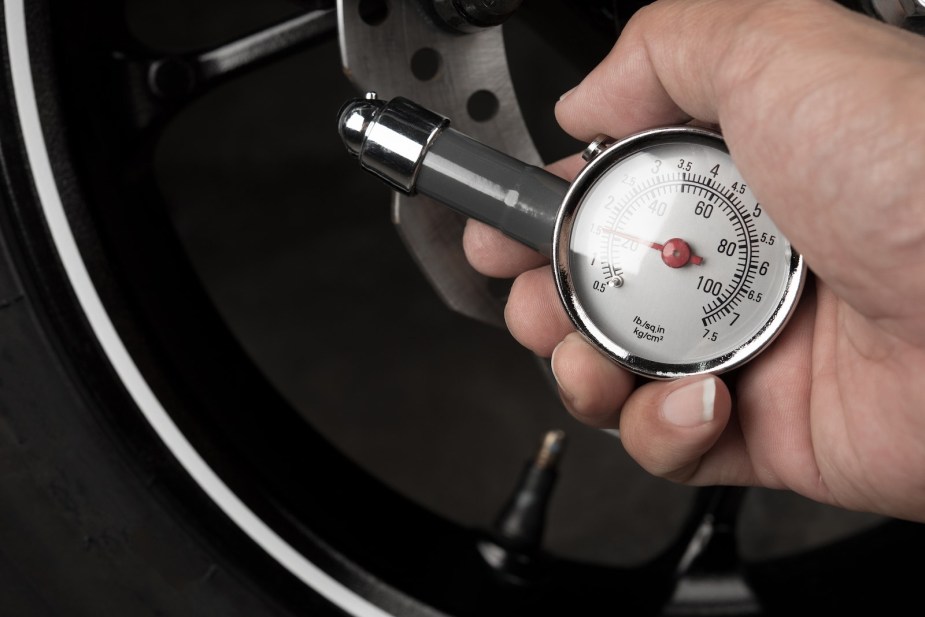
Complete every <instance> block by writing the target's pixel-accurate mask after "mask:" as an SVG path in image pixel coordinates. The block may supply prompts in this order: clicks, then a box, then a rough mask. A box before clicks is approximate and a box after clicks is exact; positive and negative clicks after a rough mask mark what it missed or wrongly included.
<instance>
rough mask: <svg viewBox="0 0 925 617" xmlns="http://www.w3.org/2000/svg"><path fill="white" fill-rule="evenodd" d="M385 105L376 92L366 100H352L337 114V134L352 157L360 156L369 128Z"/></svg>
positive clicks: (370, 94) (368, 95) (369, 94)
mask: <svg viewBox="0 0 925 617" xmlns="http://www.w3.org/2000/svg"><path fill="white" fill-rule="evenodd" d="M384 105H385V103H384V102H383V101H380V100H379V99H378V98H377V97H376V93H375V92H369V93H367V94H366V97H365V98H362V99H350V100H349V101H347V102H346V103H344V105H343V106H342V107H341V108H340V111H339V112H337V132H338V133H339V134H340V138H341V140H343V142H344V145H345V146H346V147H347V152H349V153H350V154H351V155H353V156H359V155H360V150H361V149H362V147H363V140H364V139H365V137H366V131H367V128H368V127H369V125H370V123H372V121H373V120H374V119H375V117H376V115H378V114H379V112H380V111H381V110H382V107H383V106H384Z"/></svg>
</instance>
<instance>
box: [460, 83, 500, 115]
mask: <svg viewBox="0 0 925 617" xmlns="http://www.w3.org/2000/svg"><path fill="white" fill-rule="evenodd" d="M499 106H500V103H499V102H498V97H497V96H495V95H494V93H493V92H490V91H488V90H478V91H476V92H474V93H472V96H470V97H469V100H468V101H467V102H466V111H468V112H469V117H470V118H472V119H473V120H475V121H476V122H487V121H488V120H491V119H492V118H494V117H495V114H496V113H498V107H499Z"/></svg>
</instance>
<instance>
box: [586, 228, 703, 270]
mask: <svg viewBox="0 0 925 617" xmlns="http://www.w3.org/2000/svg"><path fill="white" fill-rule="evenodd" d="M604 231H608V232H610V233H612V234H614V235H617V236H620V237H621V238H626V239H627V240H632V241H633V242H638V243H639V244H641V245H643V246H648V247H650V248H653V249H655V250H657V251H659V252H661V254H662V261H663V262H665V265H666V266H668V267H669V268H680V267H682V266H686V265H687V264H688V263H692V264H694V265H695V266H699V265H700V264H702V263H703V257H698V256H697V255H694V254H692V253H691V245H690V244H688V243H687V242H686V241H685V240H682V239H681V238H672V239H670V240H668V241H666V242H665V244H659V243H658V242H649V241H648V240H643V239H642V238H637V237H636V236H632V235H630V234H628V233H624V232H622V231H617V230H616V229H605V230H604Z"/></svg>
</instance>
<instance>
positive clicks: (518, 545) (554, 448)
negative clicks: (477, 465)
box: [478, 430, 565, 581]
mask: <svg viewBox="0 0 925 617" xmlns="http://www.w3.org/2000/svg"><path fill="white" fill-rule="evenodd" d="M564 448H565V433H564V432H563V431H561V430H553V431H549V432H548V433H546V435H545V436H544V438H543V442H542V445H541V446H540V449H539V451H538V452H537V453H536V455H535V456H534V457H533V458H532V459H530V460H529V461H527V463H526V464H525V465H524V467H523V469H522V470H521V473H520V477H519V479H518V481H517V484H516V485H515V486H514V490H513V492H512V493H511V496H510V497H509V498H508V500H507V502H506V503H505V505H504V507H503V508H502V509H501V512H500V513H499V515H498V517H497V518H496V519H495V523H494V525H493V526H492V529H491V533H490V535H489V537H488V538H487V539H485V540H483V541H482V542H480V543H479V546H478V548H479V552H480V553H481V555H482V557H483V559H484V560H485V562H486V563H488V565H490V566H491V567H492V568H493V569H494V570H495V571H497V572H498V573H500V574H503V575H505V576H506V577H507V578H513V579H515V580H520V581H525V580H528V579H530V578H532V576H531V575H532V574H535V570H536V568H535V566H536V564H537V561H538V560H539V557H540V553H541V550H542V543H543V533H544V531H545V527H546V511H547V509H548V507H549V502H550V500H551V497H552V493H553V489H554V488H555V483H556V480H557V479H558V466H559V462H560V461H561V459H562V455H563V453H564Z"/></svg>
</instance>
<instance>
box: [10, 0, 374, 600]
mask: <svg viewBox="0 0 925 617" xmlns="http://www.w3.org/2000/svg"><path fill="white" fill-rule="evenodd" d="M5 23H6V33H7V37H8V38H7V44H8V50H9V58H10V70H11V73H12V77H13V90H14V93H15V97H16V106H17V109H18V112H19V124H20V126H21V128H22V133H23V139H24V140H25V144H26V154H27V157H28V159H29V166H30V167H31V169H32V174H33V177H34V181H35V188H36V190H37V191H38V196H39V200H40V201H41V205H42V209H43V211H44V213H45V218H46V220H47V222H48V226H49V229H50V230H51V235H52V238H53V240H54V243H55V245H56V247H57V250H58V254H59V256H60V258H61V262H62V263H63V264H64V269H65V271H66V272H67V275H68V278H69V279H70V282H71V285H72V286H73V289H74V293H75V294H76V295H77V299H78V300H79V301H80V305H81V308H82V309H83V312H84V314H85V315H86V317H87V320H88V321H89V322H90V325H91V327H92V328H93V331H94V333H95V334H96V337H97V339H98V340H99V343H100V345H101V346H102V348H103V350H104V351H105V353H106V355H107V357H108V358H109V361H110V362H111V363H112V366H113V369H114V370H115V371H116V373H117V374H118V375H119V378H120V379H121V380H122V383H123V384H124V385H125V388H126V389H127V390H128V392H129V393H130V394H131V396H132V398H133V399H134V400H135V403H136V404H137V405H138V407H139V409H141V412H142V413H143V414H144V416H145V418H147V420H148V422H149V423H150V424H151V426H152V427H153V428H154V430H155V432H157V434H158V436H159V437H160V439H161V441H163V442H164V444H165V445H166V446H167V448H168V449H169V450H170V451H171V453H172V454H173V455H174V456H175V457H176V458H177V460H178V461H179V462H180V464H181V465H183V467H184V468H185V469H186V471H187V473H189V474H190V475H191V476H192V477H193V479H194V480H195V481H196V483H197V484H199V486H200V487H202V489H203V490H204V491H205V492H206V493H207V494H208V495H209V497H210V498H211V499H212V500H213V501H214V502H215V503H216V504H217V505H218V506H219V507H220V508H221V509H222V510H223V511H224V512H225V514H226V515H227V516H228V517H229V518H231V520H232V521H234V522H235V524H237V525H238V527H240V528H241V529H242V530H243V531H244V532H245V533H246V534H247V535H248V536H250V537H251V539H253V540H254V542H256V543H257V544H258V545H260V546H261V547H262V548H263V549H264V550H265V551H266V552H267V553H269V554H270V555H271V556H272V557H274V558H275V559H276V560H277V561H278V562H279V563H280V564H282V565H283V566H284V567H285V568H286V569H288V570H289V571H290V572H292V573H293V574H294V575H295V576H297V577H298V578H299V579H301V580H302V581H303V582H304V583H306V584H307V585H308V586H310V587H311V588H312V589H314V590H315V591H317V592H318V593H320V594H321V595H323V596H324V597H325V598H327V599H328V600H330V601H331V602H333V603H334V604H336V605H337V606H339V607H340V608H341V609H343V610H345V611H347V612H348V613H350V614H352V615H356V616H358V617H387V616H388V615H389V614H388V613H386V612H384V611H383V610H382V609H380V608H379V607H378V606H376V605H374V604H371V603H370V602H369V601H368V600H366V599H365V598H363V597H361V596H359V595H357V594H356V593H354V592H353V591H352V590H350V589H348V588H347V587H345V586H344V585H342V584H341V583H339V582H338V581H336V580H335V579H333V578H331V577H330V576H329V575H327V574H326V573H325V572H323V571H322V570H321V569H319V568H318V566H316V565H315V564H313V563H312V562H310V561H308V560H307V559H306V558H305V557H304V556H303V555H302V554H300V553H299V552H298V551H296V550H295V549H294V548H293V547H292V546H291V545H290V544H288V543H287V542H286V541H285V540H283V539H282V538H281V537H280V536H279V535H277V534H276V533H275V532H274V531H273V530H272V529H271V528H270V527H269V526H268V525H267V524H266V523H264V522H263V521H262V520H261V519H260V518H258V517H257V515H256V514H254V512H253V511H251V510H250V509H249V508H248V507H247V506H246V505H245V504H244V503H243V502H242V501H241V500H240V499H238V497H237V496H236V495H235V494H234V493H233V492H232V491H231V490H230V489H229V488H228V486H227V485H226V484H225V483H224V482H223V481H222V480H221V478H219V477H218V476H217V475H216V473H215V472H214V471H213V470H212V468H210V467H209V465H208V464H206V462H205V461H204V460H203V459H202V457H201V456H200V455H199V453H198V452H196V450H195V449H194V448H193V446H192V444H190V443H189V441H187V439H186V438H185V437H184V436H183V434H182V433H181V432H180V430H179V429H178V428H177V426H176V424H174V422H173V420H171V418H170V416H169V415H168V414H167V411H166V410H165V409H164V407H163V406H162V405H161V403H160V401H159V400H158V399H157V397H156V396H155V395H154V392H152V390H151V388H150V387H149V386H148V384H147V382H146V381H145V379H144V377H143V376H142V374H141V372H140V371H139V370H138V367H137V366H136V365H135V362H134V361H133V360H132V357H131V356H130V355H129V353H128V350H127V349H126V348H125V345H124V344H123V343H122V340H121V338H120V337H119V335H118V333H117V332H116V329H115V327H114V326H113V324H112V321H111V320H110V318H109V315H108V314H107V312H106V309H105V308H104V306H103V303H102V302H101V301H100V298H99V295H98V294H97V292H96V288H95V287H94V286H93V282H92V281H91V279H90V276H89V274H88V272H87V268H86V264H85V263H84V261H83V258H82V257H81V255H80V251H79V250H78V248H77V243H76V242H75V241H74V236H73V235H72V233H71V228H70V225H69V224H68V220H67V216H66V214H65V212H64V206H63V205H62V202H61V197H60V195H59V193H58V187H57V184H56V183H55V178H54V175H53V174H52V170H51V162H50V160H49V158H48V151H47V150H46V148H45V140H44V133H43V132H42V125H41V121H40V119H39V113H38V107H37V106H36V97H35V88H34V86H33V82H32V64H31V62H30V60H29V47H28V41H27V35H26V19H25V7H24V0H6V1H5Z"/></svg>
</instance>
